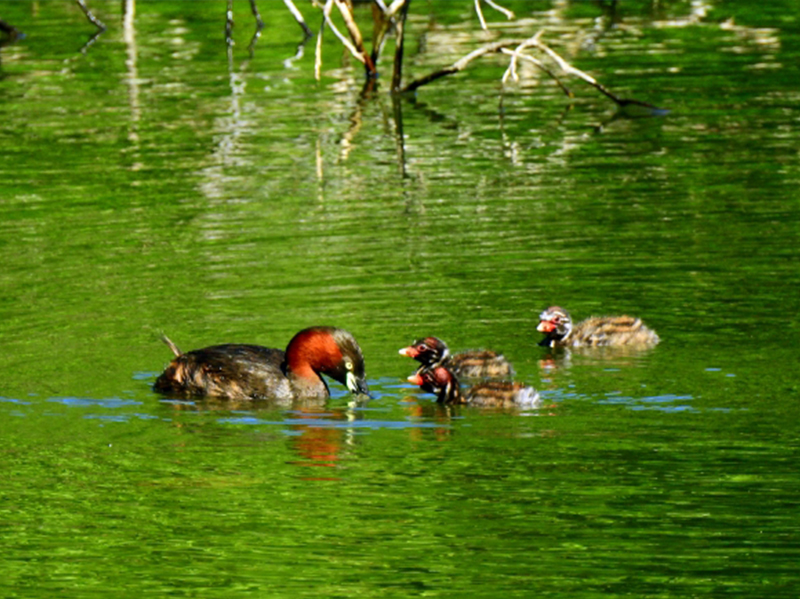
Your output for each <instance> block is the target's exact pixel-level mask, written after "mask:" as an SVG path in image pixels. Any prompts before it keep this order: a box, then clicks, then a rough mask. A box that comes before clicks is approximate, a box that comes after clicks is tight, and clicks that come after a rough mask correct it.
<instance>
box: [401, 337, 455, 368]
mask: <svg viewBox="0 0 800 599" xmlns="http://www.w3.org/2000/svg"><path fill="white" fill-rule="evenodd" d="M400 355H401V356H408V357H409V358H414V359H415V360H416V361H417V362H420V363H422V364H424V365H425V366H439V365H441V364H443V363H444V361H445V360H447V358H449V357H450V349H449V348H448V347H447V344H446V343H445V342H444V341H442V340H441V339H439V338H438V337H425V338H424V339H417V340H416V341H415V342H414V343H413V344H412V345H409V346H408V347H404V348H403V349H401V350H400Z"/></svg>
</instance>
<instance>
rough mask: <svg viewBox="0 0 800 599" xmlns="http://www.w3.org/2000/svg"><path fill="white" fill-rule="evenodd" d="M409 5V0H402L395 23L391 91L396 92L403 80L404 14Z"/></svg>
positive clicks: (406, 13)
mask: <svg viewBox="0 0 800 599" xmlns="http://www.w3.org/2000/svg"><path fill="white" fill-rule="evenodd" d="M409 6H411V0H403V5H402V9H403V10H402V13H401V15H400V20H399V22H398V23H397V37H396V39H397V42H396V43H395V51H394V70H393V72H392V93H397V92H398V91H399V90H400V84H401V83H402V82H403V48H404V39H405V29H406V15H408V8H409Z"/></svg>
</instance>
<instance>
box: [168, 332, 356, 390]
mask: <svg viewBox="0 0 800 599" xmlns="http://www.w3.org/2000/svg"><path fill="white" fill-rule="evenodd" d="M164 341H165V343H167V345H169V347H170V349H171V350H172V352H173V353H174V354H175V358H174V359H173V360H172V362H171V363H170V364H169V366H168V367H167V368H166V370H165V371H164V372H163V373H162V374H161V376H159V377H158V379H157V380H156V382H155V384H154V385H153V389H154V390H155V391H158V392H159V393H164V394H165V395H171V396H180V397H216V398H221V399H232V400H251V399H277V400H282V401H290V400H293V399H325V398H327V397H328V396H329V392H328V385H327V384H326V383H325V381H324V379H323V378H322V376H321V375H323V374H324V375H327V376H329V377H331V378H333V379H334V380H337V381H339V382H340V383H342V384H344V385H346V386H347V388H348V390H349V391H350V392H351V393H362V394H365V395H367V394H369V389H368V387H367V382H366V377H365V373H364V357H363V355H362V354H361V348H360V347H359V345H358V343H357V342H356V340H355V339H354V338H353V336H352V335H351V334H350V333H348V332H347V331H345V330H344V329H339V328H335V327H311V328H308V329H304V330H302V331H300V332H299V333H297V334H296V335H295V336H294V337H293V338H292V340H291V341H290V342H289V345H287V347H286V351H285V352H284V351H283V350H280V349H273V348H269V347H261V346H259V345H242V344H226V345H214V346H211V347H206V348H203V349H197V350H194V351H190V352H187V353H182V352H181V351H180V350H179V349H178V348H177V346H176V345H175V344H174V343H172V341H170V340H169V339H168V338H166V337H164Z"/></svg>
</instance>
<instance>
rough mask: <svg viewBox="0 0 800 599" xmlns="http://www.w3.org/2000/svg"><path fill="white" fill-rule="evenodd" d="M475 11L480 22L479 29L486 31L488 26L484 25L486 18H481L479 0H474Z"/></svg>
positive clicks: (481, 12)
mask: <svg viewBox="0 0 800 599" xmlns="http://www.w3.org/2000/svg"><path fill="white" fill-rule="evenodd" d="M475 13H476V14H477V15H478V20H479V21H480V22H481V29H483V30H484V31H486V30H487V29H489V27H488V26H487V25H486V19H484V18H483V11H482V10H481V0H475Z"/></svg>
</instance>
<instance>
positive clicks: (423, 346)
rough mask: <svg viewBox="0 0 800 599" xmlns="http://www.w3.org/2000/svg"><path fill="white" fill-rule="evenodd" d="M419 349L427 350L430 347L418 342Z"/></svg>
mask: <svg viewBox="0 0 800 599" xmlns="http://www.w3.org/2000/svg"><path fill="white" fill-rule="evenodd" d="M419 349H420V350H421V351H426V350H429V349H430V348H429V347H428V346H427V345H425V344H424V343H420V344H419Z"/></svg>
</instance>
